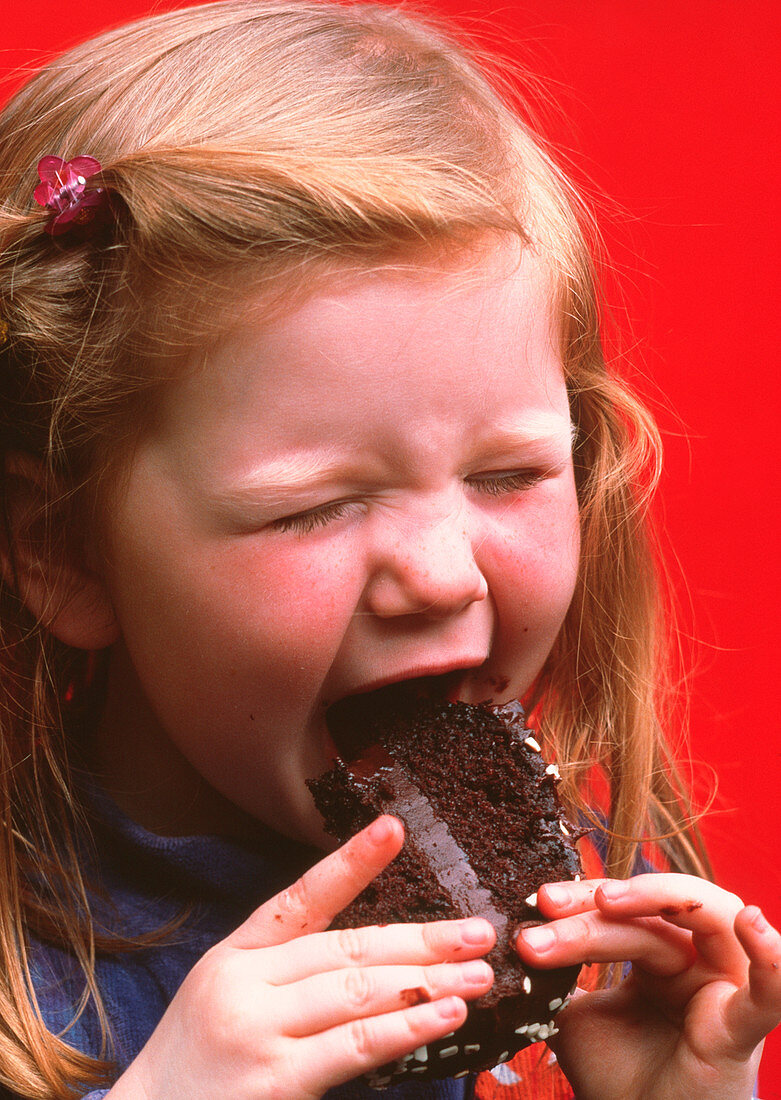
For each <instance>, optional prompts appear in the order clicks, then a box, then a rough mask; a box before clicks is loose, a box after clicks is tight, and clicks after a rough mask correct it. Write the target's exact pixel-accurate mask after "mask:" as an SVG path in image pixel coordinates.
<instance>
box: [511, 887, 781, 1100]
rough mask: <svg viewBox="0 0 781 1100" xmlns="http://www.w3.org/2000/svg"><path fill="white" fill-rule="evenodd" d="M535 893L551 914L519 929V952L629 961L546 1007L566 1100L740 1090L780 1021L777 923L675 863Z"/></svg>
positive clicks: (530, 957) (745, 1098)
mask: <svg viewBox="0 0 781 1100" xmlns="http://www.w3.org/2000/svg"><path fill="white" fill-rule="evenodd" d="M537 903H538V906H539V909H540V911H541V912H542V913H543V915H544V916H545V917H547V918H549V919H550V920H551V923H550V924H546V925H542V926H540V927H535V928H529V929H525V930H524V931H522V932H521V933H520V935H519V938H518V952H519V954H520V956H521V958H522V959H523V961H524V962H526V963H528V964H529V965H533V966H536V967H540V968H543V969H544V968H547V967H555V966H571V965H573V964H577V963H579V962H583V961H584V960H585V961H588V962H590V963H596V962H607V963H609V962H616V963H620V962H623V961H626V960H628V961H630V962H631V963H632V971H631V973H630V974H629V976H628V977H627V978H626V979H625V980H624V981H623V982H621V983H620V984H619V985H617V986H615V987H614V988H612V989H606V990H598V991H596V992H591V993H586V992H583V991H579V992H577V993H576V994H575V997H574V998H573V1000H572V1002H571V1003H570V1004H569V1005H568V1006H567V1007H566V1008H564V1009H562V1011H561V1012H560V1013H559V1014H558V1016H557V1017H556V1026H557V1027H558V1028H559V1029H560V1031H559V1034H558V1035H557V1036H556V1037H555V1038H554V1039H552V1040H550V1044H549V1045H550V1046H551V1047H552V1048H553V1050H554V1052H555V1053H556V1056H557V1058H558V1059H559V1062H560V1063H561V1068H562V1069H563V1070H564V1072H565V1074H566V1075H567V1078H568V1080H569V1081H570V1083H571V1084H572V1086H573V1087H574V1090H575V1094H576V1095H577V1097H578V1100H619V1098H620V1100H695V1098H696V1100H699V1098H701V1097H707V1100H750V1097H751V1095H752V1088H753V1084H754V1081H755V1079H756V1075H757V1068H758V1065H759V1058H760V1053H761V1050H762V1040H763V1039H764V1037H765V1035H767V1033H768V1032H769V1031H771V1030H772V1028H774V1027H775V1026H776V1025H777V1024H778V1023H779V1021H781V935H779V933H778V932H777V931H776V930H775V929H774V928H773V927H772V926H771V925H770V924H768V922H767V921H766V920H765V918H764V916H763V915H762V913H761V911H760V910H759V909H757V908H756V907H754V906H748V907H744V905H743V902H742V901H741V900H740V899H739V898H737V897H736V896H735V895H734V894H729V893H727V892H726V891H725V890H721V889H720V888H719V887H718V886H714V885H713V883H710V882H706V881H705V880H703V879H698V878H694V877H692V876H690V875H677V874H647V875H638V876H636V877H635V878H632V879H628V880H626V881H618V880H595V881H583V882H564V883H555V884H551V885H548V886H543V887H541V889H540V890H539V891H538V893H537Z"/></svg>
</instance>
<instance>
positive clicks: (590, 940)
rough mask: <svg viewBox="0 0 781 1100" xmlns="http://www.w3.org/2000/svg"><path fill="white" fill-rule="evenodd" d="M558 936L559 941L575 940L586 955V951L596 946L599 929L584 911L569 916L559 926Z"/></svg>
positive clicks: (598, 938) (598, 939)
mask: <svg viewBox="0 0 781 1100" xmlns="http://www.w3.org/2000/svg"><path fill="white" fill-rule="evenodd" d="M558 936H559V942H560V943H567V942H570V941H572V940H577V942H578V943H579V944H581V945H582V946H583V949H584V951H585V952H586V953H587V954H586V957H588V952H589V951H591V950H592V949H593V948H594V947H596V946H597V944H598V943H599V941H600V938H601V937H600V929H599V928H597V926H596V925H595V923H594V921H592V920H590V919H589V917H588V915H587V914H585V913H581V914H578V915H577V916H574V917H570V918H569V921H568V922H567V923H566V925H564V924H563V925H562V926H561V929H560V931H559V933H558Z"/></svg>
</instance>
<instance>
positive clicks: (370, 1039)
mask: <svg viewBox="0 0 781 1100" xmlns="http://www.w3.org/2000/svg"><path fill="white" fill-rule="evenodd" d="M347 1041H348V1043H349V1046H350V1053H351V1054H352V1055H353V1056H354V1057H355V1059H356V1060H357V1061H358V1062H359V1063H361V1064H362V1063H364V1062H370V1061H371V1060H372V1053H373V1048H374V1029H373V1027H372V1024H371V1022H370V1021H369V1020H364V1019H359V1020H351V1021H350V1023H349V1024H348V1025H347Z"/></svg>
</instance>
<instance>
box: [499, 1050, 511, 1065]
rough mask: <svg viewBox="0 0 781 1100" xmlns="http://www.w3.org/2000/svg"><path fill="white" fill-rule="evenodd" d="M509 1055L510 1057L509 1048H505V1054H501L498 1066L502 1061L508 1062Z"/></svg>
mask: <svg viewBox="0 0 781 1100" xmlns="http://www.w3.org/2000/svg"><path fill="white" fill-rule="evenodd" d="M509 1057H510V1052H509V1050H505V1051H504V1053H503V1054H500V1055H499V1061H498V1062H497V1063H496V1064H497V1065H498V1066H500V1065H501V1064H502V1062H506V1061H507V1059H508V1058H509Z"/></svg>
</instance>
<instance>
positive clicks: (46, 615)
mask: <svg viewBox="0 0 781 1100" xmlns="http://www.w3.org/2000/svg"><path fill="white" fill-rule="evenodd" d="M4 480H5V513H6V515H5V524H4V530H3V531H2V532H0V569H1V570H2V573H3V576H4V578H5V580H6V583H7V584H8V585H10V587H11V588H12V589H13V590H14V591H15V592H16V594H17V596H18V597H19V599H20V600H21V601H22V603H23V604H24V605H25V607H26V608H27V610H28V611H29V612H30V613H31V614H32V615H33V616H34V617H35V619H36V620H37V621H38V622H40V623H41V624H42V625H43V626H45V627H46V629H47V630H49V631H50V633H52V634H53V635H54V636H55V637H56V638H59V640H60V641H61V642H64V643H65V644H66V645H70V646H74V647H76V648H77V649H103V648H105V647H106V646H108V645H111V644H112V643H113V642H115V641H116V640H117V638H118V636H119V627H118V624H117V621H116V617H115V615H114V609H113V607H112V604H111V599H110V596H109V592H108V589H107V587H106V585H105V583H104V582H103V580H102V578H101V577H100V576H99V575H98V574H97V573H96V572H95V571H94V570H92V569H91V568H89V566H88V564H87V556H86V550H85V546H84V542H83V537H75V534H74V530H73V528H74V527H76V526H77V525H76V524H75V523H74V522H73V521H72V518H71V517H69V515H68V513H69V512H70V500H69V495H68V493H67V492H66V491H64V490H63V488H62V487H61V486H52V485H51V484H47V482H50V481H51V479H50V478H47V475H46V473H45V471H44V467H43V464H42V463H41V462H40V461H39V460H38V459H36V458H33V457H32V456H30V455H26V454H20V453H15V454H11V455H9V456H7V457H6V460H5V479H4ZM52 535H54V536H56V537H51V536H52Z"/></svg>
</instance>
